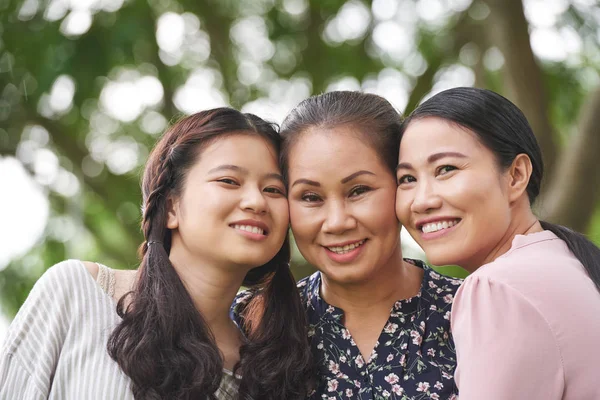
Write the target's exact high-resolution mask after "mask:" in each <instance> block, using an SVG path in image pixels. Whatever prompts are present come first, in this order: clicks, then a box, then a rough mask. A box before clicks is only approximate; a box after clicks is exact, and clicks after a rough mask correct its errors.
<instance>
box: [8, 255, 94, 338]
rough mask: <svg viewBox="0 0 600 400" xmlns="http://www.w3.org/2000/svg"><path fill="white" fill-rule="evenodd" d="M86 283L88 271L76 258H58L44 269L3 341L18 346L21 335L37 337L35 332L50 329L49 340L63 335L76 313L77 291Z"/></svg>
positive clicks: (88, 276) (79, 292)
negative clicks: (50, 337)
mask: <svg viewBox="0 0 600 400" xmlns="http://www.w3.org/2000/svg"><path fill="white" fill-rule="evenodd" d="M90 283H93V281H92V280H91V278H90V274H89V272H88V271H87V270H86V268H85V267H84V266H83V264H82V263H81V261H79V260H66V261H62V262H60V263H58V264H55V265H53V266H52V267H50V268H48V270H47V271H46V272H44V274H43V275H42V276H41V277H40V279H38V281H37V282H36V283H35V285H34V286H33V288H32V289H31V291H30V292H29V295H28V296H27V299H26V300H25V302H24V303H23V305H22V306H21V308H20V309H19V312H18V313H17V315H16V316H15V318H14V320H13V322H12V323H11V325H10V327H9V330H8V332H7V335H6V342H5V344H6V345H8V346H11V347H15V346H18V345H19V343H21V342H22V341H23V340H24V339H23V338H24V337H26V336H27V337H37V336H35V335H37V334H38V332H53V335H54V336H53V337H52V340H55V339H56V338H59V337H63V336H64V335H65V334H66V330H67V329H68V326H69V324H70V321H71V319H72V318H73V316H74V315H75V314H76V313H75V311H74V310H75V309H76V308H77V306H76V304H77V303H78V302H79V299H80V298H81V293H82V292H83V291H87V288H86V286H87V285H89V284H90ZM33 327H38V328H33ZM37 329H39V331H38V330H37ZM32 335H33V336H32ZM48 340H51V339H48ZM54 344H55V346H54V348H58V344H56V343H54ZM15 348H16V347H15Z"/></svg>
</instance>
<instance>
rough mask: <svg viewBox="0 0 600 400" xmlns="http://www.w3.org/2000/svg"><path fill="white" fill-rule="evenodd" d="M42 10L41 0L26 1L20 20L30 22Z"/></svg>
mask: <svg viewBox="0 0 600 400" xmlns="http://www.w3.org/2000/svg"><path fill="white" fill-rule="evenodd" d="M39 8H40V2H39V0H25V1H24V2H23V4H22V5H21V8H20V9H19V14H18V18H19V19H20V20H21V21H29V20H30V19H32V18H33V17H35V15H36V14H37V12H38V10H39Z"/></svg>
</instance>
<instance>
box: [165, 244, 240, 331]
mask: <svg viewBox="0 0 600 400" xmlns="http://www.w3.org/2000/svg"><path fill="white" fill-rule="evenodd" d="M169 260H170V261H171V264H173V267H174V268H175V270H176V271H177V274H178V275H179V278H180V279H181V281H182V282H183V284H184V286H185V288H186V290H187V291H188V293H189V295H190V297H191V298H192V301H193V302H194V305H195V306H196V309H197V310H198V311H199V312H200V313H201V314H202V317H203V318H204V320H205V321H206V323H207V324H208V325H209V327H210V328H211V330H212V331H213V333H214V334H215V336H217V337H218V333H219V331H220V330H223V329H230V328H231V325H232V322H231V320H230V318H229V309H230V306H231V303H232V302H233V299H234V297H235V295H236V294H237V292H238V290H239V289H240V286H241V285H242V281H243V280H244V276H245V275H246V273H247V272H248V270H249V268H245V267H242V266H233V265H219V264H218V263H215V262H211V261H208V260H202V259H199V258H198V257H195V256H193V255H191V254H187V253H186V252H184V251H178V248H177V247H175V246H173V247H172V248H171V252H170V255H169Z"/></svg>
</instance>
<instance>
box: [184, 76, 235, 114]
mask: <svg viewBox="0 0 600 400" xmlns="http://www.w3.org/2000/svg"><path fill="white" fill-rule="evenodd" d="M221 82H222V78H221V75H220V73H219V72H217V71H215V70H212V69H207V68H199V69H197V70H195V71H194V72H193V73H192V74H191V75H190V76H189V78H188V79H187V81H186V82H185V84H184V85H183V86H180V87H179V88H178V89H177V90H176V91H175V94H174V96H173V102H174V103H175V106H176V107H177V108H178V109H180V110H181V111H183V112H185V113H186V114H192V113H195V112H198V111H201V110H206V109H208V108H215V107H222V106H227V105H228V101H227V98H226V97H225V95H224V94H223V93H222V92H221V89H220V88H221Z"/></svg>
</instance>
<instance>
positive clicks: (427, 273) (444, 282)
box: [404, 258, 463, 304]
mask: <svg viewBox="0 0 600 400" xmlns="http://www.w3.org/2000/svg"><path fill="white" fill-rule="evenodd" d="M404 261H406V262H409V263H411V264H413V265H415V266H417V267H420V268H422V269H423V282H422V296H424V297H425V296H428V297H429V296H430V297H433V298H434V299H435V300H437V299H441V300H442V301H443V302H445V303H448V304H451V303H452V300H453V298H454V294H455V293H456V292H457V291H458V288H459V287H460V285H462V283H463V280H462V279H459V278H453V277H451V276H446V275H444V274H442V273H439V272H437V271H436V270H434V269H433V268H431V267H430V266H429V265H427V264H426V263H425V262H423V261H421V260H417V259H411V258H405V259H404Z"/></svg>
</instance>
